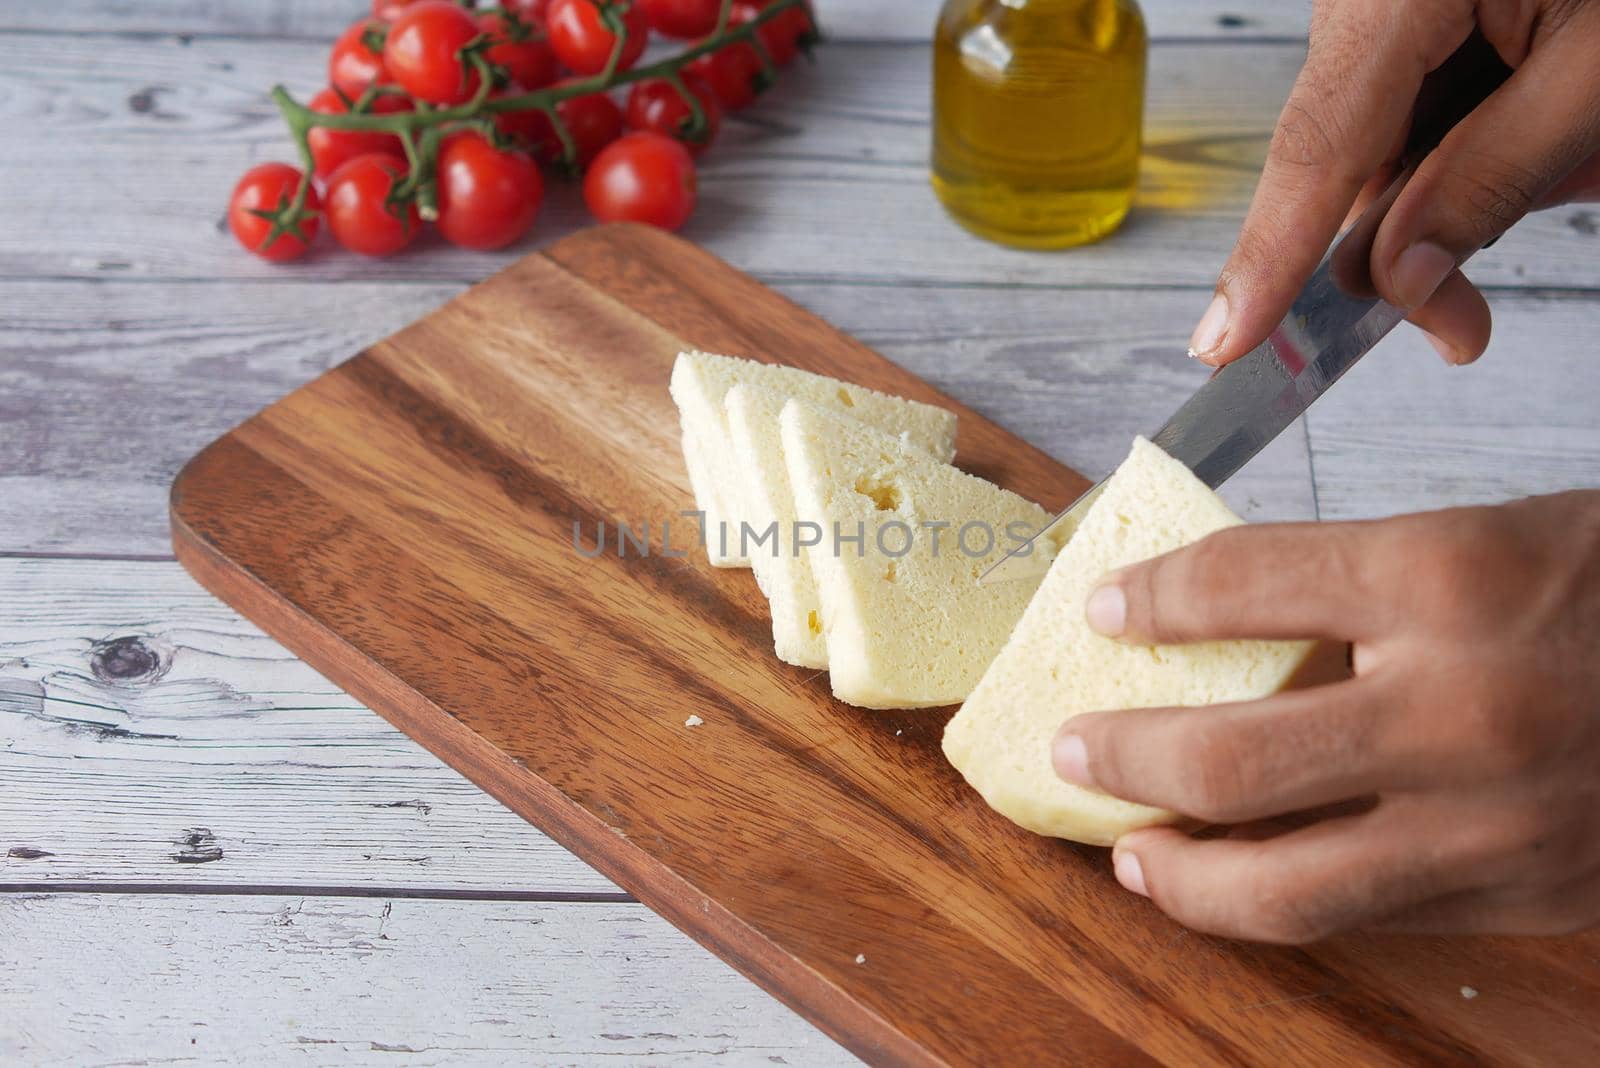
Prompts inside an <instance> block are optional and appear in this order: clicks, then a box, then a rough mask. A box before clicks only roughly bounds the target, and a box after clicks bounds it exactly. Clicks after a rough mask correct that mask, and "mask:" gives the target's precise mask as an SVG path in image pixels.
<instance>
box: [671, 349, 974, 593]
mask: <svg viewBox="0 0 1600 1068" xmlns="http://www.w3.org/2000/svg"><path fill="white" fill-rule="evenodd" d="M741 382H743V383H747V384H749V385H752V386H758V387H761V388H764V389H770V390H773V391H775V392H778V393H783V394H786V395H788V396H791V397H796V398H798V399H800V400H802V401H805V402H806V403H808V404H814V405H817V406H819V407H824V408H837V409H839V410H841V411H845V412H847V413H849V414H850V415H851V416H853V417H854V418H856V419H859V420H861V421H862V422H863V423H868V424H870V425H872V426H876V427H879V428H881V429H883V430H885V431H888V432H889V433H891V434H901V435H904V436H905V439H906V441H907V442H908V443H909V444H911V445H914V446H916V447H917V448H920V449H922V450H924V451H926V452H928V453H931V454H932V455H934V456H937V457H938V458H939V459H941V460H949V459H950V458H951V457H952V456H954V455H955V437H956V417H955V415H953V414H952V413H950V412H947V411H945V410H944V409H943V408H937V407H935V406H933V405H931V404H921V403H919V402H917V401H908V400H905V399H903V398H900V397H891V396H889V395H888V394H887V393H878V392H875V391H873V390H870V389H865V388H863V387H861V386H857V385H852V384H850V383H847V382H840V381H838V380H837V379H833V378H827V377H825V376H823V375H817V374H812V373H811V372H809V371H802V370H800V369H799V368H797V367H781V366H778V365H776V364H767V363H757V362H755V361H754V360H741V359H736V358H734V357H732V356H716V355H713V354H711V353H709V352H683V353H679V354H678V359H677V362H675V363H674V364H673V365H672V381H671V391H672V399H673V400H674V401H675V402H676V403H677V405H678V415H679V417H680V419H681V421H682V424H683V445H684V462H685V464H686V465H687V466H688V468H689V481H690V485H691V487H692V488H693V489H694V495H695V506H696V507H697V508H699V509H700V510H701V511H702V512H704V513H705V534H706V550H707V554H708V555H709V556H710V557H711V562H712V563H713V564H715V565H716V566H717V567H749V566H750V560H749V556H748V554H747V553H745V552H744V551H743V549H742V548H741V534H742V530H741V524H742V523H744V522H746V521H748V514H747V513H746V510H745V506H744V500H743V496H744V488H743V485H744V483H743V480H742V479H741V478H740V477H739V471H738V466H737V463H736V461H735V459H734V455H733V443H732V441H731V439H730V437H729V434H728V416H727V410H726V408H725V407H724V405H723V400H724V398H725V397H726V396H727V393H728V390H729V389H731V388H732V387H733V386H735V385H737V384H738V383H741ZM697 469H698V470H699V471H700V472H701V477H700V478H698V479H697V478H696V476H695V471H696V470H697ZM754 529H756V530H757V532H758V533H759V528H754Z"/></svg>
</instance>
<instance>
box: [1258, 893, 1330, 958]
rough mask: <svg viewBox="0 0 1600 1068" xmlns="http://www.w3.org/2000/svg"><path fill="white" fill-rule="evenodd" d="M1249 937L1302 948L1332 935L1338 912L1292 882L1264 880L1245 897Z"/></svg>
mask: <svg viewBox="0 0 1600 1068" xmlns="http://www.w3.org/2000/svg"><path fill="white" fill-rule="evenodd" d="M1243 902H1244V905H1245V907H1246V908H1247V909H1248V913H1247V915H1246V918H1245V920H1244V926H1245V930H1246V933H1247V935H1248V937H1250V938H1253V939H1255V940H1257V941H1261V942H1270V943H1273V944H1275V945H1282V946H1303V945H1306V944H1308V943H1311V942H1317V941H1320V940H1322V939H1323V938H1326V937H1328V936H1329V935H1330V934H1333V933H1334V932H1335V931H1336V930H1337V927H1338V922H1337V917H1336V914H1335V911H1334V910H1333V909H1331V908H1329V907H1328V906H1327V904H1326V902H1324V901H1322V900H1321V899H1319V898H1318V897H1316V896H1315V895H1308V894H1306V893H1304V892H1303V891H1302V889H1301V888H1300V887H1299V886H1297V885H1296V884H1295V883H1294V882H1292V881H1287V880H1283V879H1280V878H1275V877H1270V876H1266V877H1262V878H1259V879H1257V880H1256V882H1255V883H1253V884H1252V885H1251V886H1250V888H1249V889H1248V891H1247V892H1246V893H1245V894H1244V895H1243Z"/></svg>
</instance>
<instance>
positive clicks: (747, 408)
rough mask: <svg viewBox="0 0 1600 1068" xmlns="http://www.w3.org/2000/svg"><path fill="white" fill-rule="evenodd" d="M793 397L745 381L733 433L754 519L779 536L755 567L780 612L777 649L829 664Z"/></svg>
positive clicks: (775, 624) (796, 659)
mask: <svg viewBox="0 0 1600 1068" xmlns="http://www.w3.org/2000/svg"><path fill="white" fill-rule="evenodd" d="M787 400H788V397H787V396H786V395H785V394H782V393H774V392H773V391H772V390H770V389H758V388H756V387H754V386H748V385H744V384H742V383H741V384H739V385H735V386H734V387H733V388H732V389H730V390H728V395H727V397H726V398H725V399H724V401H723V403H724V404H725V405H726V407H727V409H728V433H729V435H730V437H731V439H732V441H733V454H734V458H735V462H736V465H737V467H738V472H739V474H740V476H742V477H743V479H744V502H745V509H746V517H747V518H748V519H749V521H750V523H751V525H752V526H754V527H756V528H757V529H758V530H765V529H767V527H768V526H769V525H770V526H771V527H772V529H773V530H775V531H776V534H775V536H774V539H773V541H772V544H771V545H770V547H769V546H767V545H763V546H761V547H760V548H756V549H753V550H752V552H751V553H750V566H751V567H752V568H754V569H755V573H756V584H757V585H759V586H760V587H761V592H762V593H764V594H766V596H767V604H768V606H769V607H770V608H771V610H772V645H773V649H774V650H775V651H776V652H777V654H778V659H779V660H782V661H784V662H785V663H789V664H795V665H797V666H799V667H808V668H825V667H827V666H828V645H827V642H826V641H824V640H823V637H822V602H821V601H820V600H819V599H818V598H817V580H816V578H815V577H814V576H813V575H812V574H811V558H810V556H809V555H808V554H807V553H806V552H805V551H804V549H803V548H801V547H800V546H798V545H797V544H796V539H795V529H796V528H795V524H796V523H797V522H798V520H799V518H800V517H799V516H798V515H797V514H796V513H795V510H794V491H793V489H791V488H790V485H789V468H788V466H787V465H786V464H785V463H784V459H783V442H782V438H781V435H780V433H779V430H778V417H779V416H780V414H781V413H782V412H783V405H784V402H785V401H787Z"/></svg>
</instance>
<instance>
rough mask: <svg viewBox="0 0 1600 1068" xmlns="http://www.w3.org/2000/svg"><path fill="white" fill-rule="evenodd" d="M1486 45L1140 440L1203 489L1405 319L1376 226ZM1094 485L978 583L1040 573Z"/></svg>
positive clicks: (1503, 74) (1473, 75) (1462, 57)
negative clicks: (1231, 353) (1245, 336)
mask: <svg viewBox="0 0 1600 1068" xmlns="http://www.w3.org/2000/svg"><path fill="white" fill-rule="evenodd" d="M1510 73H1511V71H1510V68H1509V67H1507V66H1506V65H1505V64H1504V63H1503V62H1502V61H1501V59H1500V57H1499V56H1498V54H1497V53H1496V52H1495V50H1494V48H1493V47H1492V46H1490V45H1489V43H1488V42H1487V41H1485V40H1484V39H1483V37H1482V36H1480V35H1479V34H1477V33H1474V34H1473V35H1472V36H1471V37H1469V38H1468V39H1467V41H1466V42H1465V43H1464V44H1463V45H1462V46H1461V47H1460V48H1459V49H1458V50H1457V51H1456V53H1455V54H1454V55H1453V56H1452V57H1451V58H1450V59H1449V60H1448V61H1447V62H1446V63H1445V64H1444V65H1443V66H1441V67H1440V68H1439V70H1438V71H1436V72H1435V73H1434V74H1433V75H1431V76H1430V78H1429V81H1428V82H1427V83H1426V84H1425V86H1424V93H1423V100H1422V102H1421V104H1419V118H1418V120H1417V122H1416V123H1415V124H1414V125H1413V127H1412V130H1411V132H1410V135H1409V137H1408V139H1407V147H1406V151H1405V153H1403V155H1402V164H1401V173H1400V175H1399V177H1397V178H1396V179H1395V180H1394V181H1393V182H1391V183H1390V185H1389V187H1388V188H1387V189H1386V190H1385V191H1384V192H1383V193H1382V194H1381V195H1379V196H1378V197H1377V198H1376V199H1375V200H1374V201H1373V202H1372V204H1370V205H1369V206H1368V207H1367V209H1366V210H1365V211H1364V212H1363V213H1362V214H1361V216H1360V217H1359V218H1358V219H1357V220H1356V221H1355V223H1354V224H1352V225H1351V226H1350V227H1349V228H1348V229H1346V230H1345V231H1344V233H1343V234H1341V235H1340V236H1339V237H1338V239H1337V240H1335V241H1334V243H1333V246H1332V247H1331V248H1330V249H1329V250H1328V252H1327V254H1326V255H1324V256H1323V258H1322V261H1321V263H1319V264H1318V265H1317V268H1316V270H1315V271H1314V272H1313V273H1312V275H1311V278H1310V280H1309V281H1308V282H1307V283H1306V285H1305V287H1304V289H1302V291H1301V293H1300V295H1299V296H1298V297H1297V298H1296V299H1295V301H1294V304H1293V305H1292V306H1291V307H1290V309H1289V313H1288V314H1287V315H1286V316H1284V318H1283V321H1282V322H1281V323H1280V324H1279V325H1278V327H1277V329H1275V330H1274V331H1273V332H1272V333H1271V334H1270V335H1268V337H1267V339H1266V340H1265V341H1263V342H1262V343H1261V344H1260V345H1258V346H1257V347H1256V348H1255V349H1253V350H1251V351H1250V352H1249V353H1247V354H1245V355H1244V356H1242V357H1240V358H1239V359H1237V360H1235V361H1233V362H1232V363H1229V364H1228V365H1226V366H1225V367H1222V368H1220V369H1218V371H1217V372H1216V373H1215V374H1214V375H1212V376H1211V378H1210V379H1209V380H1208V381H1207V382H1206V383H1205V385H1203V386H1201V387H1200V389H1199V391H1198V392H1196V393H1195V395H1194V396H1193V397H1191V398H1190V399H1189V401H1188V402H1187V403H1185V404H1184V405H1183V407H1181V408H1179V409H1178V411H1177V413H1176V414H1175V415H1173V417H1172V418H1171V419H1170V420H1168V421H1167V424H1166V425H1165V426H1164V427H1162V428H1161V430H1160V431H1158V432H1157V433H1156V434H1155V435H1154V436H1153V438H1152V439H1151V440H1152V441H1154V442H1155V444H1157V445H1159V446H1160V447H1161V448H1163V449H1165V450H1166V451H1167V452H1168V453H1169V454H1170V455H1172V456H1173V457H1174V458H1176V459H1178V460H1180V461H1182V462H1183V463H1184V464H1185V465H1186V466H1187V467H1188V468H1189V469H1190V470H1192V471H1193V472H1194V473H1195V475H1196V476H1197V477H1198V478H1200V480H1201V481H1203V482H1205V483H1206V485H1208V486H1210V487H1211V488H1212V489H1216V488H1217V487H1219V486H1221V485H1222V484H1223V483H1224V482H1226V481H1227V480H1228V479H1229V478H1230V477H1232V476H1233V474H1234V473H1235V472H1236V471H1238V470H1239V469H1240V468H1241V467H1243V466H1244V465H1245V463H1247V462H1248V461H1249V460H1250V459H1251V458H1252V457H1254V456H1255V455H1256V454H1257V453H1259V452H1260V451H1261V450H1262V449H1263V448H1265V447H1266V445H1267V444H1268V443H1269V442H1270V441H1272V439H1274V438H1276V437H1277V436H1278V434H1279V433H1281V432H1282V431H1283V430H1284V428H1285V427H1287V426H1288V425H1289V424H1290V423H1292V422H1294V421H1295V420H1296V419H1297V418H1299V417H1300V416H1301V415H1302V414H1303V413H1304V412H1305V410H1306V409H1307V408H1308V407H1310V405H1311V403H1312V402H1313V401H1315V400H1316V399H1317V398H1318V397H1320V396H1322V395H1323V394H1324V393H1326V392H1327V391H1328V389H1329V388H1331V387H1332V386H1333V384H1334V383H1335V382H1337V381H1338V380H1339V378H1340V377H1341V376H1343V375H1344V373H1345V372H1346V371H1348V370H1349V369H1350V368H1351V367H1353V366H1355V364H1356V362H1357V361H1358V360H1360V359H1361V357H1363V356H1365V355H1366V354H1367V353H1368V352H1370V351H1371V350H1372V348H1373V347H1374V346H1375V345H1377V344H1378V342H1380V341H1381V340H1383V338H1384V337H1385V336H1387V335H1388V333H1389V332H1390V331H1391V330H1393V329H1394V328H1395V327H1396V326H1397V325H1399V324H1400V322H1401V321H1403V320H1404V319H1405V317H1406V311H1405V310H1403V309H1400V308H1397V307H1395V306H1394V305H1392V304H1389V303H1388V302H1386V301H1384V300H1382V299H1381V298H1379V297H1378V295H1377V287H1376V286H1375V285H1374V284H1373V281H1372V275H1371V258H1372V247H1373V242H1374V239H1375V238H1376V236H1377V233H1378V228H1379V226H1380V225H1382V223H1383V220H1384V218H1385V217H1386V216H1387V215H1388V213H1389V209H1390V207H1392V206H1393V204H1394V202H1395V200H1396V199H1397V198H1398V197H1399V195H1400V193H1401V191H1402V190H1403V189H1404V188H1405V186H1406V183H1407V182H1408V181H1409V180H1410V179H1411V177H1412V175H1413V174H1415V173H1416V170H1417V167H1418V166H1419V165H1420V164H1421V162H1422V160H1423V159H1425V158H1426V157H1427V155H1428V153H1429V152H1431V151H1432V150H1433V149H1434V148H1436V147H1437V146H1438V145H1439V143H1440V142H1441V141H1443V140H1444V138H1445V136H1446V135H1447V134H1448V133H1449V132H1450V130H1451V129H1453V128H1454V127H1455V126H1456V124H1457V123H1459V122H1460V121H1461V120H1462V119H1464V118H1465V117H1466V116H1467V115H1468V114H1470V113H1471V112H1472V110H1473V109H1474V108H1476V107H1477V106H1478V105H1479V104H1480V103H1482V101H1483V100H1485V99H1486V98H1487V97H1488V96H1489V94H1490V93H1492V92H1493V91H1494V90H1495V89H1496V88H1498V87H1499V86H1500V85H1501V84H1502V83H1503V82H1504V81H1505V79H1506V78H1507V77H1509V76H1510ZM1099 488H1100V487H1099V485H1096V486H1095V487H1093V488H1091V489H1090V490H1089V491H1088V492H1086V493H1085V494H1083V496H1081V497H1079V498H1078V500H1077V501H1075V502H1074V503H1073V504H1072V505H1071V506H1070V507H1068V508H1067V509H1066V510H1065V511H1063V512H1062V513H1061V514H1060V515H1058V516H1057V517H1056V518H1055V519H1054V520H1053V521H1052V522H1051V523H1050V524H1049V525H1048V526H1046V527H1045V528H1044V529H1043V530H1041V531H1039V532H1038V533H1037V534H1035V535H1034V537H1033V538H1032V539H1030V540H1029V541H1028V542H1027V543H1026V544H1024V545H1021V546H1019V547H1018V548H1016V549H1015V550H1013V551H1012V552H1011V553H1010V554H1009V555H1008V556H1006V557H1005V558H1004V559H1002V560H1001V561H999V562H998V563H996V564H995V565H994V566H992V567H990V568H989V570H988V571H986V572H984V574H983V575H982V576H981V577H980V578H979V580H978V581H979V582H980V583H988V582H996V581H1002V582H1003V581H1012V580H1017V579H1023V578H1028V577H1031V576H1033V575H1037V574H1039V573H1040V572H1042V571H1044V570H1047V569H1048V568H1049V565H1050V560H1049V557H1048V555H1047V554H1045V553H1040V552H1035V551H1033V550H1034V548H1035V544H1034V543H1035V542H1037V541H1038V540H1039V538H1040V537H1043V536H1045V535H1047V534H1050V533H1052V532H1056V531H1060V530H1062V529H1063V528H1064V527H1067V525H1068V524H1076V522H1077V521H1078V520H1080V519H1081V518H1082V515H1083V513H1084V512H1086V511H1087V510H1088V508H1089V507H1090V505H1092V504H1093V503H1094V500H1095V498H1096V496H1097V491H1098V490H1099Z"/></svg>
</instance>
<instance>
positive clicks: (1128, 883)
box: [1111, 853, 1150, 897]
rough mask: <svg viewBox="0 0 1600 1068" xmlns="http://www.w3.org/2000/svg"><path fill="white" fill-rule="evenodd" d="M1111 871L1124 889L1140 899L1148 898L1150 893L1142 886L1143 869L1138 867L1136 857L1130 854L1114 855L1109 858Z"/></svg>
mask: <svg viewBox="0 0 1600 1068" xmlns="http://www.w3.org/2000/svg"><path fill="white" fill-rule="evenodd" d="M1111 870H1112V871H1114V872H1116V875H1117V882H1119V883H1121V884H1122V885H1123V886H1124V887H1125V888H1126V889H1129V890H1132V891H1133V892H1134V893H1136V894H1138V895H1139V896H1140V897H1149V896H1150V891H1148V890H1146V889H1145V886H1144V867H1143V866H1142V865H1140V863H1139V858H1138V857H1136V856H1134V855H1133V854H1132V853H1116V854H1114V855H1113V856H1112V858H1111Z"/></svg>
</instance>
